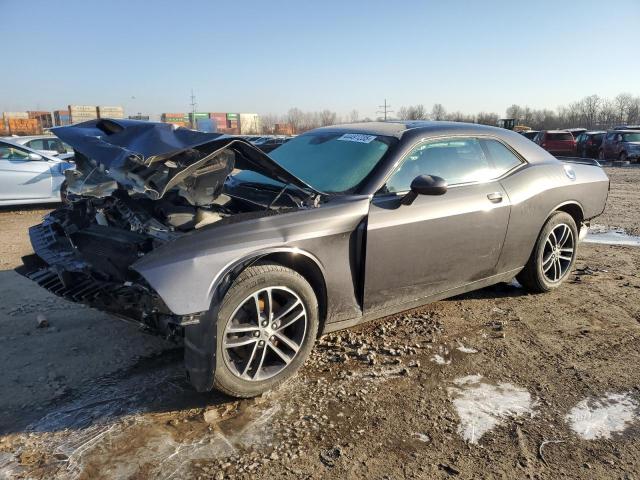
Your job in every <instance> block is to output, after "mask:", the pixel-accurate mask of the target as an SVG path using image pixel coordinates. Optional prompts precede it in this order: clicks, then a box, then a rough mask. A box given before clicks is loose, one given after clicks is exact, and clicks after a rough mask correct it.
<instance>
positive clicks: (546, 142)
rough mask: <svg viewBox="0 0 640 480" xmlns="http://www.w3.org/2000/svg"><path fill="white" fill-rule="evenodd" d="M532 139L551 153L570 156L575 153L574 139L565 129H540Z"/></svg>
mask: <svg viewBox="0 0 640 480" xmlns="http://www.w3.org/2000/svg"><path fill="white" fill-rule="evenodd" d="M533 141H534V142H536V143H537V144H538V145H540V146H541V147H542V148H544V149H545V150H546V151H547V152H549V153H551V154H552V155H556V156H563V157H572V156H574V155H575V154H576V140H575V138H573V135H572V134H571V132H569V131H567V130H542V131H541V132H538V134H537V135H536V136H535V138H534V139H533Z"/></svg>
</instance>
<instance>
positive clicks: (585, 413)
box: [565, 393, 640, 440]
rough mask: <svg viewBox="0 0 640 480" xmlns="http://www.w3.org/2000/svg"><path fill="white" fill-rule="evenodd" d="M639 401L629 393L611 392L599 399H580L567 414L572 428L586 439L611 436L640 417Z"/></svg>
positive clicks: (567, 419) (566, 418) (566, 417)
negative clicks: (639, 414) (639, 415)
mask: <svg viewBox="0 0 640 480" xmlns="http://www.w3.org/2000/svg"><path fill="white" fill-rule="evenodd" d="M639 408H640V407H639V405H638V403H637V402H636V401H635V400H634V399H633V398H631V396H630V395H629V394H628V393H610V394H607V395H606V396H605V397H602V398H599V399H592V398H587V399H585V400H582V401H580V402H579V403H578V404H577V405H576V406H575V407H573V408H572V409H571V411H570V412H569V413H568V414H567V415H566V416H565V420H566V421H567V422H568V423H569V425H570V427H571V429H572V430H573V431H574V432H575V433H576V434H577V435H578V436H579V437H580V438H583V439H585V440H596V439H598V438H611V436H612V434H614V433H621V432H623V431H624V430H626V429H627V428H628V427H629V426H631V424H632V423H634V422H635V421H636V420H637V418H638V413H639Z"/></svg>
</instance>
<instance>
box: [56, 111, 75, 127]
mask: <svg viewBox="0 0 640 480" xmlns="http://www.w3.org/2000/svg"><path fill="white" fill-rule="evenodd" d="M53 121H54V123H55V125H56V127H63V126H65V125H69V124H70V123H71V116H70V115H69V110H54V111H53Z"/></svg>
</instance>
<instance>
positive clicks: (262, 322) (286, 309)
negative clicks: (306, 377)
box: [222, 286, 307, 381]
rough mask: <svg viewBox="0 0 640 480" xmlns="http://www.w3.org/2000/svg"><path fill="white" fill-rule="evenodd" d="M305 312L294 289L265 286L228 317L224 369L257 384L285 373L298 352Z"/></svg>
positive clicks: (304, 331)
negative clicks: (225, 367) (226, 368)
mask: <svg viewBox="0 0 640 480" xmlns="http://www.w3.org/2000/svg"><path fill="white" fill-rule="evenodd" d="M306 331H307V311H306V309H305V307H304V304H303V303H302V300H301V299H300V297H299V296H298V294H296V293H295V292H294V291H293V290H291V289H289V288H287V287H284V286H274V287H267V288H264V289H262V290H259V291H257V292H254V293H252V294H251V295H249V296H248V297H247V298H245V300H244V301H243V302H242V303H241V304H240V305H239V306H238V308H236V310H235V311H234V312H233V313H232V314H231V319H230V321H229V322H228V323H227V326H226V328H225V331H224V337H223V339H222V349H223V351H222V354H223V356H224V361H225V363H226V364H227V367H228V368H229V370H231V372H233V374H234V375H236V376H237V377H238V378H241V379H243V380H248V381H260V380H266V379H268V378H271V377H273V376H275V375H277V374H278V373H280V372H281V371H282V370H284V369H285V368H286V367H287V366H288V365H289V364H290V363H291V362H292V361H293V359H294V358H295V357H296V355H297V354H298V352H299V351H300V347H301V345H302V340H303V339H304V337H305V333H306Z"/></svg>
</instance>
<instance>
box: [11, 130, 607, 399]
mask: <svg viewBox="0 0 640 480" xmlns="http://www.w3.org/2000/svg"><path fill="white" fill-rule="evenodd" d="M55 133H56V135H57V136H58V137H60V139H62V140H63V141H65V142H67V143H68V144H70V145H72V146H73V147H74V149H75V151H76V157H75V158H76V165H77V168H76V169H75V170H74V171H69V172H67V183H68V196H69V198H70V200H71V201H70V203H69V204H68V205H65V206H63V207H61V208H59V209H57V210H55V211H53V212H52V213H51V214H49V215H48V216H47V217H46V218H45V219H44V221H43V222H42V223H41V224H40V225H36V226H34V227H32V228H31V230H30V236H31V242H32V245H33V248H34V251H35V255H33V256H31V257H25V261H24V265H23V266H22V267H21V272H22V273H24V274H25V275H27V276H28V277H29V278H31V279H32V280H34V281H36V282H37V283H39V284H40V285H41V286H43V287H44V288H46V289H48V290H50V291H52V292H53V293H55V294H57V295H60V296H62V297H64V298H67V299H69V300H72V301H76V302H82V303H85V304H87V305H90V306H92V307H95V308H98V309H102V310H105V311H109V312H112V313H114V314H116V315H119V316H122V317H126V318H129V319H133V320H136V321H138V322H141V323H143V324H145V325H147V326H148V327H151V328H153V329H156V330H159V331H161V332H163V333H164V334H167V335H171V336H175V337H177V338H182V339H183V340H184V347H185V364H186V370H187V374H188V377H189V379H190V381H191V383H192V384H193V385H194V387H195V388H196V389H197V390H200V391H205V390H209V389H212V388H214V387H215V388H218V389H220V390H222V391H224V392H227V393H229V394H231V395H235V396H240V397H248V396H253V395H257V394H259V393H261V392H264V391H265V390H267V389H270V388H272V387H274V386H275V385H276V384H278V383H280V382H281V381H283V380H285V379H286V378H288V377H290V376H291V375H293V374H294V373H295V372H296V370H297V369H298V368H300V366H301V365H302V364H303V363H304V361H305V359H306V358H307V356H308V355H309V353H310V351H311V348H312V347H313V343H314V341H315V339H316V338H317V337H318V335H320V334H321V333H323V332H327V331H332V330H336V329H340V328H345V327H349V326H352V325H355V324H358V323H360V322H363V321H365V320H370V319H373V318H378V317H381V316H384V315H388V314H391V313H394V312H398V311H401V310H406V309H409V308H412V307H416V306H419V305H422V304H425V303H427V302H430V301H433V300H437V299H442V298H445V297H450V296H453V295H458V294H461V293H464V292H468V291H470V290H475V289H478V288H482V287H486V286H488V285H491V284H495V283H497V282H504V281H509V280H511V279H513V278H514V277H516V278H517V279H518V280H519V282H520V283H521V284H522V285H523V286H524V287H525V288H527V289H529V290H530V291H533V292H544V291H548V290H551V289H553V288H555V287H557V286H558V285H560V284H561V283H562V281H563V280H564V279H565V278H566V277H567V276H568V275H569V274H570V271H571V269H572V266H573V264H574V261H575V258H576V248H577V246H578V242H579V240H580V239H581V238H582V235H583V234H584V233H585V232H586V227H587V225H588V220H589V219H591V218H593V217H595V216H597V215H599V214H600V213H602V211H603V209H604V205H605V201H606V198H607V195H608V190H609V180H608V178H607V176H606V175H605V173H604V172H603V170H602V169H601V168H600V166H599V165H598V164H597V162H595V161H582V162H580V161H576V162H573V163H572V162H561V161H559V160H558V159H556V158H554V157H552V156H551V155H549V154H548V153H547V152H546V151H544V150H543V149H542V148H540V147H538V146H537V145H536V144H534V143H532V142H530V141H529V140H527V139H526V138H525V137H523V136H521V135H519V134H517V133H514V132H511V131H508V130H503V129H498V128H493V127H486V126H479V125H471V124H463V123H446V122H399V123H376V122H372V123H364V124H350V125H342V126H332V127H325V128H320V129H317V130H313V131H310V132H308V133H305V134H303V135H300V136H298V137H296V138H294V139H293V140H291V141H290V142H288V143H286V144H284V145H283V146H281V147H280V148H278V149H276V150H274V151H273V152H271V156H267V155H266V154H264V153H262V152H261V151H259V150H258V149H256V148H255V147H253V146H252V145H251V144H249V143H248V142H246V141H244V140H242V139H240V138H234V137H229V136H225V135H215V134H205V133H200V132H196V131H191V130H187V129H181V128H179V129H175V128H173V127H172V126H171V125H168V124H159V123H149V122H135V121H122V120H98V121H90V122H85V123H82V124H78V125H75V126H69V127H62V128H57V129H56V130H55Z"/></svg>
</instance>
